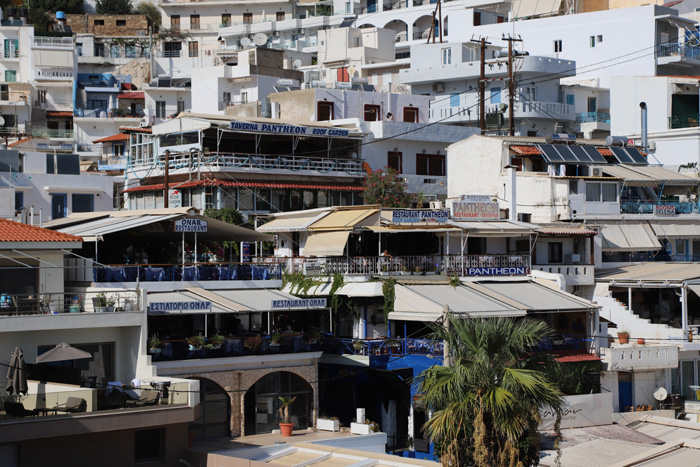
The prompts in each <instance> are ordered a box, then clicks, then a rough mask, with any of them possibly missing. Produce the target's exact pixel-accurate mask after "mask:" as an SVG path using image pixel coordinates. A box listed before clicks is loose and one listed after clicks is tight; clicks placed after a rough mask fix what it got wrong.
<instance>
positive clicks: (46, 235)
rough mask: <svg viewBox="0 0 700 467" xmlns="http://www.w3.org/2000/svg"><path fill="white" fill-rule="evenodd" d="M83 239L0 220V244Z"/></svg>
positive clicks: (79, 240) (80, 240) (77, 240)
mask: <svg viewBox="0 0 700 467" xmlns="http://www.w3.org/2000/svg"><path fill="white" fill-rule="evenodd" d="M82 241H83V239H82V238H80V237H76V236H74V235H68V234H65V233H62V232H56V231H54V230H48V229H42V228H41V227H34V226H33V225H28V224H22V223H20V222H14V221H11V220H7V219H0V242H82Z"/></svg>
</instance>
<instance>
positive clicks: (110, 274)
mask: <svg viewBox="0 0 700 467" xmlns="http://www.w3.org/2000/svg"><path fill="white" fill-rule="evenodd" d="M280 279H282V266H281V265H280V264H265V265H253V264H233V263H232V264H225V263H220V264H213V265H208V264H206V265H195V264H192V265H184V266H181V265H147V264H144V265H140V264H137V265H120V266H106V267H94V268H93V280H94V281H95V282H137V281H139V282H170V281H249V280H280Z"/></svg>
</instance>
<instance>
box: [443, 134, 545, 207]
mask: <svg viewBox="0 0 700 467" xmlns="http://www.w3.org/2000/svg"><path fill="white" fill-rule="evenodd" d="M502 154H503V145H502V142H501V140H500V139H497V138H488V137H483V136H476V135H475V136H472V137H470V138H468V139H466V140H463V141H460V142H459V143H455V144H452V145H451V146H449V147H448V148H447V173H449V174H452V176H450V177H448V179H447V197H448V198H457V197H459V196H460V195H463V194H484V195H490V196H494V195H496V193H498V192H499V190H501V189H502V187H501V183H500V178H501V171H502V168H503V166H504V165H505V164H504V161H503V156H502ZM539 194H540V195H542V193H539Z"/></svg>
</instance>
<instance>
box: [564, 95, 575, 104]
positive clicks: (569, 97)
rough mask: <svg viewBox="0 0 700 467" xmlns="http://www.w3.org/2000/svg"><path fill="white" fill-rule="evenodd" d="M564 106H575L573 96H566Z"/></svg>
mask: <svg viewBox="0 0 700 467" xmlns="http://www.w3.org/2000/svg"><path fill="white" fill-rule="evenodd" d="M566 105H576V99H575V97H574V95H573V94H567V95H566Z"/></svg>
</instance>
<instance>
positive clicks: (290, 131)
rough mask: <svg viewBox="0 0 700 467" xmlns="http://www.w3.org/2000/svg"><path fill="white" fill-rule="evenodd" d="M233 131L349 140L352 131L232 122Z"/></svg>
mask: <svg viewBox="0 0 700 467" xmlns="http://www.w3.org/2000/svg"><path fill="white" fill-rule="evenodd" d="M229 128H230V129H231V130H240V131H255V132H257V133H279V134H283V135H299V136H336V137H338V136H340V137H343V138H347V137H348V135H349V134H350V130H346V129H343V128H316V127H309V126H299V125H277V124H272V123H252V122H235V121H234V122H231V124H230V126H229Z"/></svg>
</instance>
